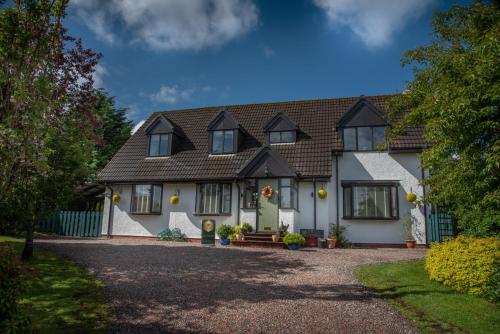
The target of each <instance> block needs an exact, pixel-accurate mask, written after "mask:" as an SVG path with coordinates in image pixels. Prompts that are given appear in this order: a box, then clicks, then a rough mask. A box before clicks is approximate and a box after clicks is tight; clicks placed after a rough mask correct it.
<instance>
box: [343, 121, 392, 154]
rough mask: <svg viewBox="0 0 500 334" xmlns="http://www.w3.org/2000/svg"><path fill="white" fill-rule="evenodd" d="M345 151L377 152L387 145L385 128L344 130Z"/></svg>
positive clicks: (368, 127) (367, 127) (373, 127)
mask: <svg viewBox="0 0 500 334" xmlns="http://www.w3.org/2000/svg"><path fill="white" fill-rule="evenodd" d="M343 133H344V150H345V151H376V150H379V149H381V148H382V147H383V145H384V143H385V127H384V126H372V127H370V126H366V127H355V128H344V130H343Z"/></svg>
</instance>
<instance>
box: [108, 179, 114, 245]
mask: <svg viewBox="0 0 500 334" xmlns="http://www.w3.org/2000/svg"><path fill="white" fill-rule="evenodd" d="M109 189H111V195H110V196H109V215H108V238H111V230H112V226H113V211H114V204H113V192H114V191H113V188H112V187H111V186H109Z"/></svg>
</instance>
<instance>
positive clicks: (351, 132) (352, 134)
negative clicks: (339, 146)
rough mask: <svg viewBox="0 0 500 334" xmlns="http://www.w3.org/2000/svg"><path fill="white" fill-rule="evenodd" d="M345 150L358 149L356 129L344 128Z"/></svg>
mask: <svg viewBox="0 0 500 334" xmlns="http://www.w3.org/2000/svg"><path fill="white" fill-rule="evenodd" d="M344 150H349V151H353V150H356V129H355V128H346V129H344Z"/></svg>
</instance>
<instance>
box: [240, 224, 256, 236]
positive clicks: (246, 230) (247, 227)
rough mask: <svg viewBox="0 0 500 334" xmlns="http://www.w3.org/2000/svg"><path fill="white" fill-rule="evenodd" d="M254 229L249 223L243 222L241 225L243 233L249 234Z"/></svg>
mask: <svg viewBox="0 0 500 334" xmlns="http://www.w3.org/2000/svg"><path fill="white" fill-rule="evenodd" d="M252 231H253V227H252V225H250V224H249V223H243V225H241V233H243V234H248V233H252Z"/></svg>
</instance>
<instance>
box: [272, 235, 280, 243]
mask: <svg viewBox="0 0 500 334" xmlns="http://www.w3.org/2000/svg"><path fill="white" fill-rule="evenodd" d="M271 238H273V242H279V241H280V236H279V234H273V235H272V236H271Z"/></svg>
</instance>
